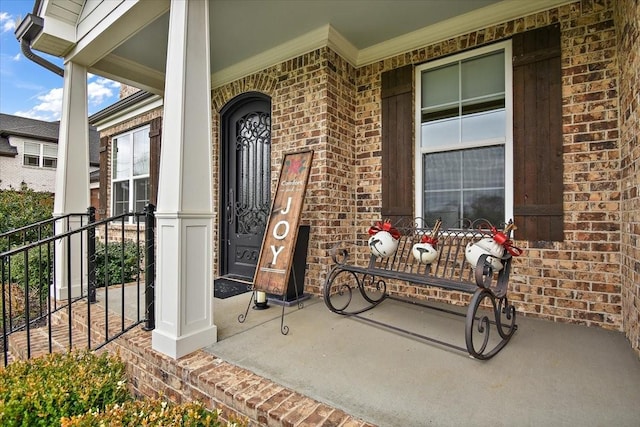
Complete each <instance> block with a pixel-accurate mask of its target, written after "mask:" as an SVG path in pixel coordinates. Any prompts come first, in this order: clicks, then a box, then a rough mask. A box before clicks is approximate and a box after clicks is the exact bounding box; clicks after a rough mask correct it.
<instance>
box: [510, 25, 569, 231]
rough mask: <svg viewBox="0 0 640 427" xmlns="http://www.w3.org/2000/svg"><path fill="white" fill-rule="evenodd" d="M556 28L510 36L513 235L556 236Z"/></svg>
mask: <svg viewBox="0 0 640 427" xmlns="http://www.w3.org/2000/svg"><path fill="white" fill-rule="evenodd" d="M560 60H561V48H560V27H559V25H551V26H548V27H543V28H538V29H535V30H532V31H527V32H524V33H520V34H516V35H514V37H513V99H514V113H513V114H514V117H513V126H514V132H513V138H514V214H515V218H514V221H515V224H516V226H517V227H518V229H517V231H516V233H515V234H516V238H517V239H522V240H529V241H562V240H563V239H564V234H563V210H562V196H563V176H562V173H563V161H562V151H563V149H562V73H561V62H560Z"/></svg>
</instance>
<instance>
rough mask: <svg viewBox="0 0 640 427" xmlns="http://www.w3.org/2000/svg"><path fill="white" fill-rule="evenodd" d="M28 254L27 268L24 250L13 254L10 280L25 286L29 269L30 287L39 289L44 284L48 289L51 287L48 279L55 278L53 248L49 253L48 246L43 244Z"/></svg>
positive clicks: (44, 287) (43, 286)
mask: <svg viewBox="0 0 640 427" xmlns="http://www.w3.org/2000/svg"><path fill="white" fill-rule="evenodd" d="M27 255H28V266H27V268H25V262H24V261H25V260H24V252H23V253H19V254H15V255H12V256H11V277H10V278H9V279H10V281H11V282H12V283H17V284H20V285H22V286H24V284H25V283H26V274H27V269H28V274H29V287H30V288H31V289H33V290H38V287H39V286H42V289H43V290H44V289H47V288H48V287H49V282H48V281H47V279H52V278H53V249H51V251H50V252H49V254H47V248H46V246H41V247H37V248H33V249H29V250H28V254H27ZM5 268H6V267H5ZM41 278H42V282H41Z"/></svg>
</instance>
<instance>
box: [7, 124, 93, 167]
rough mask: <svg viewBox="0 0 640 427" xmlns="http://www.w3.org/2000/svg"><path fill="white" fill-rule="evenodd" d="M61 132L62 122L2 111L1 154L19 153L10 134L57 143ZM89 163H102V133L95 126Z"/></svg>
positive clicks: (91, 131)
mask: <svg viewBox="0 0 640 427" xmlns="http://www.w3.org/2000/svg"><path fill="white" fill-rule="evenodd" d="M59 132H60V122H45V121H42V120H35V119H28V118H26V117H19V116H12V115H10V114H3V113H0V155H13V156H15V155H16V154H17V148H16V147H13V146H12V145H11V144H9V140H8V138H9V136H20V137H24V138H32V139H37V140H40V141H46V142H50V143H54V144H57V143H58V135H59ZM5 153H6V154H5ZM89 163H90V164H91V165H95V166H97V165H99V164H100V135H99V134H98V131H97V130H96V128H95V127H93V126H90V127H89Z"/></svg>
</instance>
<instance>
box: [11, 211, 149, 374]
mask: <svg viewBox="0 0 640 427" xmlns="http://www.w3.org/2000/svg"><path fill="white" fill-rule="evenodd" d="M154 210H155V208H154V206H153V205H147V207H146V208H145V210H144V211H143V212H137V213H125V214H121V215H117V216H114V217H111V218H106V219H103V220H100V221H96V219H95V209H94V208H89V209H88V211H87V213H83V214H67V215H64V216H60V217H56V218H52V219H50V220H46V221H41V222H38V223H36V224H32V225H29V226H26V227H22V228H19V229H16V230H12V231H10V232H8V233H3V234H0V280H1V281H0V284H1V286H2V294H1V295H0V304H1V307H0V308H1V315H2V317H1V318H0V320H1V322H2V323H1V325H0V327H1V329H2V340H1V341H0V346H1V347H2V351H3V360H4V364H5V365H6V364H8V363H9V362H10V350H11V348H10V347H12V345H15V346H18V345H21V346H22V347H24V349H23V351H21V355H22V357H27V358H30V357H32V356H33V355H34V354H39V353H43V352H48V353H51V352H53V351H55V349H56V348H59V347H61V346H62V347H63V348H65V349H71V348H74V347H77V346H83V347H87V348H89V349H94V350H95V349H99V348H101V347H103V346H104V345H106V344H107V343H109V342H111V341H113V340H114V339H116V338H118V337H119V336H121V335H122V334H124V333H126V332H127V331H129V330H131V329H133V328H134V327H136V326H138V325H140V324H143V323H144V325H143V327H144V329H146V330H151V329H153V328H154V327H155V316H154V303H155V294H154V283H155V216H154ZM56 257H60V259H59V260H57V259H56ZM82 303H84V304H85V305H86V307H85V306H83V305H82ZM96 316H100V317H99V318H96ZM92 317H93V318H92ZM61 325H62V327H61ZM97 329H102V330H97ZM61 331H62V332H65V333H62V332H61ZM78 331H81V332H82V338H81V339H79V338H78ZM43 337H46V338H43ZM12 339H13V340H14V341H15V344H12ZM60 340H62V341H64V342H60ZM78 341H80V342H78ZM43 347H44V348H43Z"/></svg>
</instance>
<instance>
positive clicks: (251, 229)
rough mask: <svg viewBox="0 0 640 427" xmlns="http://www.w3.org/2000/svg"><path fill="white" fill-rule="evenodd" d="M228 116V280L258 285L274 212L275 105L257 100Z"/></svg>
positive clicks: (239, 104) (237, 105)
mask: <svg viewBox="0 0 640 427" xmlns="http://www.w3.org/2000/svg"><path fill="white" fill-rule="evenodd" d="M232 102H233V104H232V105H230V106H229V108H228V109H225V111H223V117H222V123H223V141H222V148H223V150H222V151H223V153H222V154H223V157H222V159H223V160H224V161H223V164H222V165H221V166H222V178H223V188H222V189H221V190H222V194H223V197H222V208H223V212H224V223H223V224H222V233H221V236H222V241H221V248H222V260H221V270H222V271H221V273H222V275H224V276H232V277H239V278H244V279H248V280H252V279H253V275H254V273H255V268H256V265H257V263H258V257H259V256H260V247H261V245H262V238H263V235H264V230H265V228H266V225H267V221H268V217H269V212H270V210H271V104H270V101H269V99H268V98H266V97H264V96H262V95H260V94H254V95H250V96H245V97H243V98H240V99H238V100H236V101H235V102H234V101H232Z"/></svg>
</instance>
